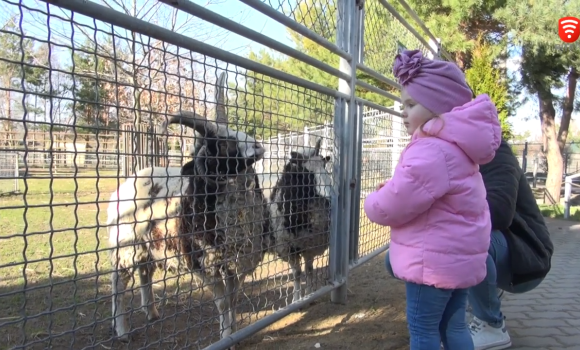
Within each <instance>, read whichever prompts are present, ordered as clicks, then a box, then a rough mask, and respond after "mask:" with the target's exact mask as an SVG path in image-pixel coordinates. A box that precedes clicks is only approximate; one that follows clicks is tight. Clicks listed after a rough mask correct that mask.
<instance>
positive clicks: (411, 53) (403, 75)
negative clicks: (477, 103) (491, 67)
mask: <svg viewBox="0 0 580 350" xmlns="http://www.w3.org/2000/svg"><path fill="white" fill-rule="evenodd" d="M393 73H394V74H395V77H396V78H397V79H398V80H399V84H401V85H402V86H403V87H404V88H405V90H406V91H407V93H408V94H409V95H410V96H411V97H412V98H413V99H414V100H415V101H417V102H418V103H420V104H421V105H423V107H425V108H427V109H429V110H430V111H431V112H433V113H435V114H437V115H441V114H443V113H447V112H450V111H451V110H452V109H453V108H455V107H459V106H462V105H464V104H466V103H467V102H469V101H471V99H472V97H473V93H472V91H471V89H470V88H469V86H468V85H467V82H466V81H465V75H464V74H463V72H462V71H461V70H460V69H459V67H457V65H455V64H454V63H451V62H447V61H436V60H430V59H428V58H425V57H423V53H421V51H419V50H404V51H403V52H401V53H399V54H398V55H397V56H396V57H395V63H394V65H393Z"/></svg>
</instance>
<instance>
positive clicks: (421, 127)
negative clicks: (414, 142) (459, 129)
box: [419, 115, 445, 136]
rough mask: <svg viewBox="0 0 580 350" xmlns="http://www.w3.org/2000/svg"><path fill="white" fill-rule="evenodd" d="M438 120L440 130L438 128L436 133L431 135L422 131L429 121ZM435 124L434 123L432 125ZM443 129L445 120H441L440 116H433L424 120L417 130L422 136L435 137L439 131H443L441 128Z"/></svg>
mask: <svg viewBox="0 0 580 350" xmlns="http://www.w3.org/2000/svg"><path fill="white" fill-rule="evenodd" d="M433 119H435V120H440V121H441V128H439V130H437V132H435V133H431V132H426V131H425V129H423V128H424V127H425V124H427V123H428V122H429V121H431V120H433ZM433 124H435V123H433ZM444 127H445V120H444V119H443V118H441V116H438V115H435V116H434V117H433V118H431V119H429V120H426V121H425V122H423V124H421V126H419V130H421V133H422V134H423V135H427V136H437V135H439V133H440V132H441V130H443V128H444Z"/></svg>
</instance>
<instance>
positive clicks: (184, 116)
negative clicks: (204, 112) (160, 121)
mask: <svg viewBox="0 0 580 350" xmlns="http://www.w3.org/2000/svg"><path fill="white" fill-rule="evenodd" d="M169 124H181V125H185V126H188V127H190V128H192V129H194V130H195V131H197V132H198V133H200V134H201V136H204V137H205V136H211V135H215V134H216V133H217V129H216V125H215V124H214V123H212V122H211V121H209V120H207V119H206V118H204V117H202V116H200V115H199V114H196V113H195V112H185V111H181V112H180V113H179V115H176V116H172V117H171V118H169V120H168V121H167V122H165V123H164V127H165V128H167V125H169ZM208 134H209V135H208Z"/></svg>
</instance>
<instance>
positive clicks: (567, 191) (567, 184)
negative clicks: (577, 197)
mask: <svg viewBox="0 0 580 350" xmlns="http://www.w3.org/2000/svg"><path fill="white" fill-rule="evenodd" d="M579 177H580V174H574V175H569V176H566V178H565V180H564V219H568V218H570V198H571V197H572V185H573V183H572V181H573V180H574V179H576V178H579Z"/></svg>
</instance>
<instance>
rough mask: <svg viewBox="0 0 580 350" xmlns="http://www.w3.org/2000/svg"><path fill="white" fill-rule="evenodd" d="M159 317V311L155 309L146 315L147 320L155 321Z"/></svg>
mask: <svg viewBox="0 0 580 350" xmlns="http://www.w3.org/2000/svg"><path fill="white" fill-rule="evenodd" d="M160 318H161V317H160V316H159V312H157V310H155V311H154V312H152V313H150V314H149V315H147V320H148V321H149V322H153V321H157V320H158V319H160Z"/></svg>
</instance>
